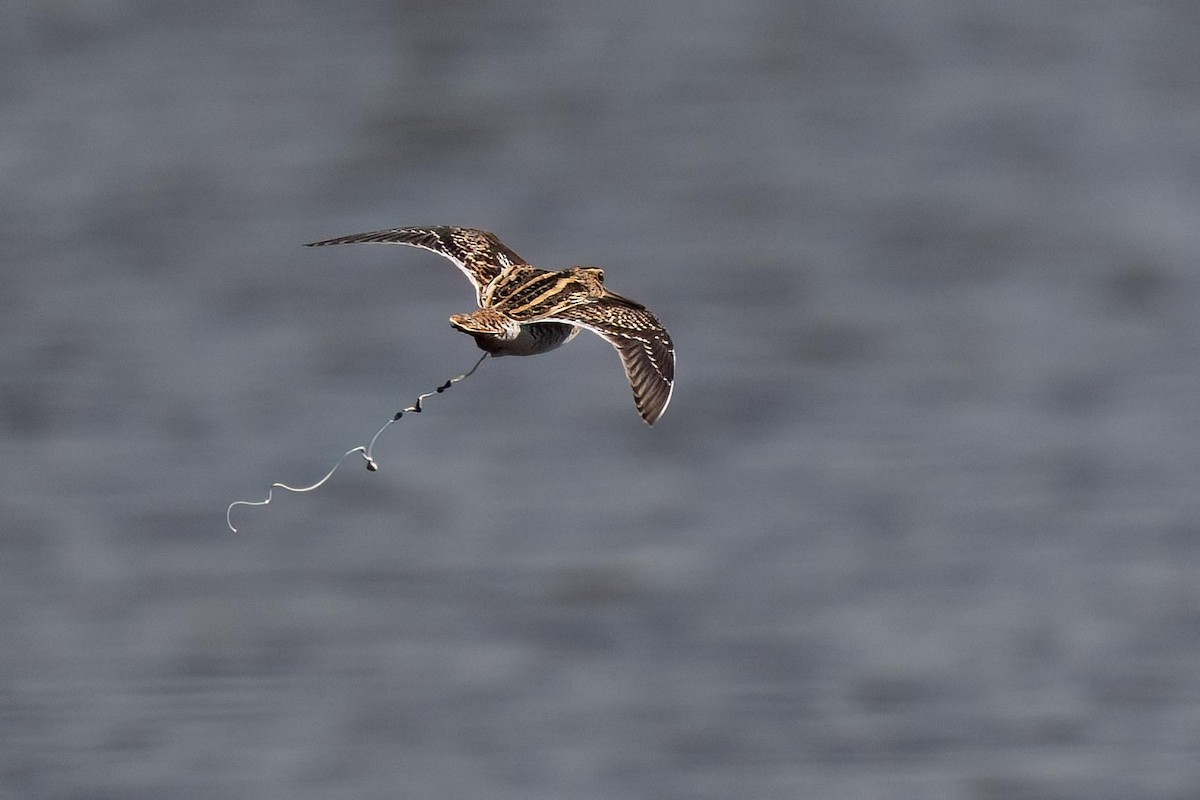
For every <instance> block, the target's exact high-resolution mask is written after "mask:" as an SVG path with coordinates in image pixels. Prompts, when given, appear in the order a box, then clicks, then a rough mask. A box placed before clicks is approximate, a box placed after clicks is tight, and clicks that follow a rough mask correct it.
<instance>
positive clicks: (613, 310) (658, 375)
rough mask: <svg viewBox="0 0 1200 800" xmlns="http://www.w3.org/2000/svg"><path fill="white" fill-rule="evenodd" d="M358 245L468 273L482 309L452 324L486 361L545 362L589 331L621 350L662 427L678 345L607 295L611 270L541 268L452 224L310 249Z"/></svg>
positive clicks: (631, 304) (649, 318) (644, 404)
mask: <svg viewBox="0 0 1200 800" xmlns="http://www.w3.org/2000/svg"><path fill="white" fill-rule="evenodd" d="M359 243H375V244H401V245H408V246H410V247H419V248H421V249H424V250H429V251H431V252H434V253H437V254H438V255H440V256H443V257H445V258H447V259H449V260H450V261H451V262H452V263H453V264H454V265H455V266H456V267H458V268H459V269H460V270H462V272H463V274H465V275H466V276H467V279H468V280H470V281H471V285H472V286H473V287H474V288H475V300H476V304H477V305H478V308H477V309H475V310H474V311H471V312H468V313H465V314H454V315H452V316H451V317H450V324H451V325H452V326H453V327H454V328H455V329H457V330H459V331H461V332H463V333H465V334H468V335H470V336H471V337H473V338H474V339H475V344H476V345H477V346H478V347H479V349H481V350H483V351H484V352H485V354H490V355H491V356H493V357H498V356H533V355H540V354H542V353H548V352H550V351H551V350H555V349H557V348H559V347H562V346H563V345H564V344H566V343H567V342H569V341H571V340H572V339H574V338H575V336H576V335H577V334H578V333H579V331H580V330H581V329H587V330H590V331H592V332H593V333H596V334H598V335H599V336H600V337H601V338H603V339H605V340H606V341H607V342H608V343H609V344H611V345H612V346H613V347H614V348H616V351H617V353H618V354H619V355H620V357H621V364H622V366H623V367H624V369H625V377H626V378H627V379H628V380H629V386H630V388H631V389H632V390H633V400H634V405H636V407H637V410H638V413H639V414H640V415H641V417H642V419H643V420H645V421H646V423H647V424H649V425H653V424H654V423H655V422H657V421H658V419H659V418H660V417H661V416H662V414H663V412H664V411H665V410H666V408H667V404H668V403H670V402H671V393H672V391H673V390H674V385H675V345H674V344H673V343H672V342H671V336H670V334H668V333H667V329H666V328H665V327H664V326H663V324H662V323H661V322H659V320H658V317H656V316H654V314H653V313H651V312H650V311H649V310H648V309H647V308H646V307H645V306H643V305H642V304H641V303H638V302H636V301H633V300H630V299H629V298H627V297H623V296H621V295H619V294H617V293H616V292H613V291H611V290H610V289H608V288H607V287H606V286H605V285H604V270H602V269H600V268H598V267H579V266H575V267H568V268H566V269H559V270H546V269H539V268H537V267H535V266H533V265H532V264H530V263H529V262H527V261H525V259H523V258H521V257H520V256H519V255H517V254H516V253H515V252H514V251H513V250H511V249H509V248H508V247H507V246H506V245H505V244H504V243H503V242H501V241H500V239H499V238H497V236H496V235H495V234H494V233H491V232H489V231H485V230H479V229H477V228H460V227H456V226H449V225H437V226H432V227H405V228H387V229H385V230H378V231H368V232H366V233H354V234H350V235H348V236H339V237H337V238H334V239H325V240H323V241H319V242H310V243H308V244H306V245H305V247H324V246H326V245H334V244H359ZM485 357H486V355H485Z"/></svg>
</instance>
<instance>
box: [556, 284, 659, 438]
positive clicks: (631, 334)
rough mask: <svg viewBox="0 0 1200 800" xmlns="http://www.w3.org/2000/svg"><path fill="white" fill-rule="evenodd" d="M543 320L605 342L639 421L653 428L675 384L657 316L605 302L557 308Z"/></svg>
mask: <svg viewBox="0 0 1200 800" xmlns="http://www.w3.org/2000/svg"><path fill="white" fill-rule="evenodd" d="M547 319H548V320H552V321H554V322H567V323H570V324H572V325H579V326H581V327H584V328H587V329H588V330H590V331H593V332H595V333H598V334H599V335H600V336H602V337H603V338H604V339H606V340H607V341H608V343H609V344H611V345H612V346H613V347H615V348H616V349H617V352H618V353H620V355H621V363H622V364H623V365H624V367H625V377H627V378H628V379H629V385H630V387H631V388H632V389H633V401H634V403H635V404H637V409H638V413H640V414H641V415H642V419H644V420H646V422H648V423H649V424H651V425H653V424H654V423H655V422H656V421H657V420H658V418H659V417H661V416H662V413H663V412H664V411H666V409H667V404H668V403H669V402H671V390H672V388H673V386H674V382H675V346H674V345H673V344H672V343H671V337H670V335H669V334H668V333H667V329H666V328H664V327H663V325H662V323H661V322H659V321H658V318H657V317H655V316H654V315H653V314H651V313H650V312H649V311H647V310H646V309H645V308H642V307H641V306H639V305H637V304H636V303H628V304H627V303H625V302H621V301H619V300H610V299H605V300H598V301H596V302H592V303H582V304H580V305H575V306H571V307H569V308H564V309H561V310H559V311H557V312H555V313H554V314H552V315H550V316H549V317H548V318H547Z"/></svg>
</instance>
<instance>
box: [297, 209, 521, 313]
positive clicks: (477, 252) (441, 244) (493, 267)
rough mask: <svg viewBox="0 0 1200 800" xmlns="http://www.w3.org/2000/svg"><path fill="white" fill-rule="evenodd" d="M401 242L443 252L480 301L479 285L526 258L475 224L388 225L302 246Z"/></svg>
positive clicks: (483, 284) (480, 301)
mask: <svg viewBox="0 0 1200 800" xmlns="http://www.w3.org/2000/svg"><path fill="white" fill-rule="evenodd" d="M359 243H374V244H405V245H409V246H410V247H420V248H422V249H423V250H429V251H431V252H434V253H437V254H438V255H440V256H444V257H446V258H448V259H450V261H452V262H454V265H455V266H456V267H458V268H459V269H460V270H462V271H463V274H465V275H466V276H467V278H468V279H470V281H471V283H472V285H474V287H475V299H476V301H477V302H478V303H479V305H480V306H482V305H483V298H482V292H483V287H484V286H486V285H487V284H488V283H490V282H491V281H492V280H494V279H495V278H496V277H497V276H499V275H500V273H502V272H503V271H504V270H505V269H507V268H508V267H509V266H511V265H513V264H526V263H528V262H526V261H525V259H523V258H521V257H520V256H519V255H517V254H516V253H514V252H513V251H512V250H510V249H509V248H508V247H506V246H505V245H504V243H503V242H501V241H500V240H499V239H498V238H497V237H496V235H495V234H494V233H489V232H488V231H481V230H477V229H475V228H456V227H450V226H435V227H430V228H388V229H386V230H381V231H369V232H367V233H355V234H351V235H350V236H339V237H338V238H336V239H326V240H324V241H321V242H310V243H309V244H307V245H305V247H322V246H324V245H328V244H359Z"/></svg>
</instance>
